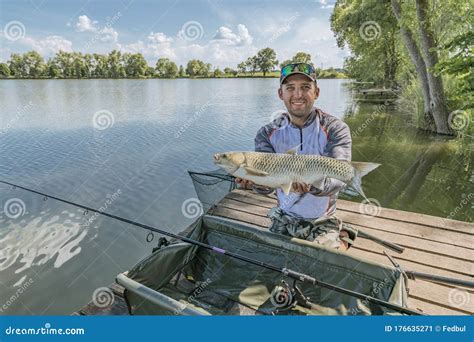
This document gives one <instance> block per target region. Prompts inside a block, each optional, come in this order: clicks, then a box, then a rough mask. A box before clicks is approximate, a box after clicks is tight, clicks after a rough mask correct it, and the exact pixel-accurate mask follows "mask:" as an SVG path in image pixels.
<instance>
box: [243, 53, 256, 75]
mask: <svg viewBox="0 0 474 342" xmlns="http://www.w3.org/2000/svg"><path fill="white" fill-rule="evenodd" d="M245 70H246V71H247V70H248V71H249V72H250V75H251V76H253V75H254V74H255V73H256V72H257V70H258V60H257V56H253V57H249V58H247V60H246V61H245Z"/></svg>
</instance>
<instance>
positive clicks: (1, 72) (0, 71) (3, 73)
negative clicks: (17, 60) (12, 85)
mask: <svg viewBox="0 0 474 342" xmlns="http://www.w3.org/2000/svg"><path fill="white" fill-rule="evenodd" d="M10 76H11V71H10V68H9V67H8V64H6V63H0V77H1V78H8V77H10Z"/></svg>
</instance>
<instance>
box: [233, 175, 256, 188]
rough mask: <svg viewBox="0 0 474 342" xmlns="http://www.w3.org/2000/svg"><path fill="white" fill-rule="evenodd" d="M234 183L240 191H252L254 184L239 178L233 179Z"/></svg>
mask: <svg viewBox="0 0 474 342" xmlns="http://www.w3.org/2000/svg"><path fill="white" fill-rule="evenodd" d="M235 182H236V183H237V184H238V185H239V188H240V189H252V188H253V186H254V182H252V181H249V180H246V179H242V178H239V177H236V178H235Z"/></svg>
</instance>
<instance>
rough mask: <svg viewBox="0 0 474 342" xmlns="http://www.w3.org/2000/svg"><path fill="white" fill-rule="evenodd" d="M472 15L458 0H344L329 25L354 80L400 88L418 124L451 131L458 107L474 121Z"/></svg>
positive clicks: (462, 118) (435, 130)
mask: <svg viewBox="0 0 474 342" xmlns="http://www.w3.org/2000/svg"><path fill="white" fill-rule="evenodd" d="M473 16H474V8H473V7H472V5H470V4H469V2H463V1H456V0H446V1H432V0H414V1H401V0H390V1H389V0H386V1H379V0H338V1H337V2H336V4H335V7H334V11H333V13H332V16H331V27H332V30H333V32H334V33H335V35H336V39H337V43H338V45H339V46H340V47H344V46H348V47H349V48H350V50H351V56H350V57H349V58H347V59H346V61H345V66H344V67H345V69H346V70H347V72H348V74H349V77H351V78H354V79H356V80H358V81H365V82H372V83H374V84H375V86H382V87H390V88H395V89H398V90H399V94H400V98H399V101H400V103H404V104H405V107H406V108H411V111H412V113H411V114H414V115H415V120H414V121H415V124H417V125H418V126H419V127H421V128H423V129H427V130H430V131H434V132H437V133H441V134H453V133H454V132H453V127H454V126H455V125H454V124H453V120H454V117H453V114H452V113H453V111H456V110H458V111H462V112H463V113H465V114H463V115H464V116H463V117H460V118H458V120H464V121H463V122H464V123H466V122H467V123H469V122H470V121H471V120H470V118H469V115H470V114H469V113H472V110H473V107H474V91H473V90H474V73H473V72H472V68H473V67H474V50H473V49H472V46H473V44H474V33H473V31H472V18H473ZM465 126H468V125H465Z"/></svg>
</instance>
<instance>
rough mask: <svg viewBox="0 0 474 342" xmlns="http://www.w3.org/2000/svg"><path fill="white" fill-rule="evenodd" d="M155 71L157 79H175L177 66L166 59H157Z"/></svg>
mask: <svg viewBox="0 0 474 342" xmlns="http://www.w3.org/2000/svg"><path fill="white" fill-rule="evenodd" d="M155 70H156V75H157V76H158V77H164V78H175V77H176V76H177V75H178V66H177V65H176V63H175V62H173V61H171V60H170V59H168V58H160V59H158V61H157V62H156V67H155Z"/></svg>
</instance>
